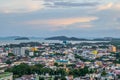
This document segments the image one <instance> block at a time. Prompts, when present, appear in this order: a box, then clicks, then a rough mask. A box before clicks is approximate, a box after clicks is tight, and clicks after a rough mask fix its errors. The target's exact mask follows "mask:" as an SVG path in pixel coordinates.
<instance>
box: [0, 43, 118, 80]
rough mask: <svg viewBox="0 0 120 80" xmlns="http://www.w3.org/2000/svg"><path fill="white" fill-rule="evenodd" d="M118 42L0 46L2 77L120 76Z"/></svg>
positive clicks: (99, 79)
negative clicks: (116, 43)
mask: <svg viewBox="0 0 120 80" xmlns="http://www.w3.org/2000/svg"><path fill="white" fill-rule="evenodd" d="M114 45H115V44H114ZM114 45H112V42H98V43H88V42H86V43H85V42H84V43H69V41H68V42H67V41H63V42H62V43H38V42H29V43H20V44H9V45H3V46H1V47H0V62H1V63H0V73H1V75H0V79H1V80H2V79H3V80H8V79H9V80H13V79H14V80H118V79H119V78H120V58H119V57H120V48H119V45H117V46H114Z"/></svg>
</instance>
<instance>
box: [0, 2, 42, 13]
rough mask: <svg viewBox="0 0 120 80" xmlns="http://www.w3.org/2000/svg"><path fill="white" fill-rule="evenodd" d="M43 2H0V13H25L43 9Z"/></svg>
mask: <svg viewBox="0 0 120 80" xmlns="http://www.w3.org/2000/svg"><path fill="white" fill-rule="evenodd" d="M43 3H44V2H43V1H33V0H10V1H8V2H7V1H6V2H4V1H3V2H1V3H0V4H1V5H0V12H2V13H25V12H32V11H36V10H40V9H42V8H44V6H43Z"/></svg>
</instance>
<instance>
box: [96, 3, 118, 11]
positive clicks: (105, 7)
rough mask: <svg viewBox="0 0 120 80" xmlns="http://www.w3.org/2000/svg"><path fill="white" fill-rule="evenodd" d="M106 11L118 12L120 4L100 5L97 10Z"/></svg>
mask: <svg viewBox="0 0 120 80" xmlns="http://www.w3.org/2000/svg"><path fill="white" fill-rule="evenodd" d="M107 9H113V10H120V3H112V2H110V3H108V4H105V5H101V6H99V7H98V8H97V10H98V11H102V10H107Z"/></svg>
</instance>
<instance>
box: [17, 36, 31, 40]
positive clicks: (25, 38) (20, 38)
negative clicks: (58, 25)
mask: <svg viewBox="0 0 120 80" xmlns="http://www.w3.org/2000/svg"><path fill="white" fill-rule="evenodd" d="M15 40H30V39H29V38H28V37H19V38H15Z"/></svg>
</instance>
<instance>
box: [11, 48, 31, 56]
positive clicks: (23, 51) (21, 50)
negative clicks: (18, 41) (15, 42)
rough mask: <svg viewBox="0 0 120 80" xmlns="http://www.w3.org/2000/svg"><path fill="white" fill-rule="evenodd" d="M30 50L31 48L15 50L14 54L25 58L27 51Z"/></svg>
mask: <svg viewBox="0 0 120 80" xmlns="http://www.w3.org/2000/svg"><path fill="white" fill-rule="evenodd" d="M28 49H29V47H21V48H19V47H17V48H13V54H14V55H19V56H25V51H26V50H28Z"/></svg>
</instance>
